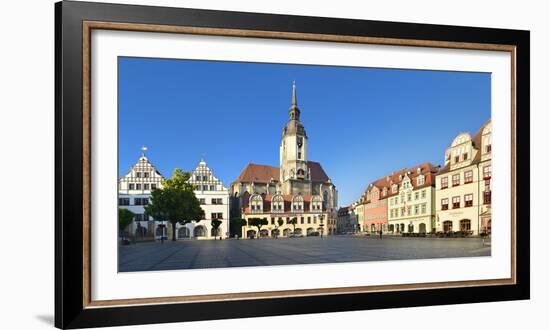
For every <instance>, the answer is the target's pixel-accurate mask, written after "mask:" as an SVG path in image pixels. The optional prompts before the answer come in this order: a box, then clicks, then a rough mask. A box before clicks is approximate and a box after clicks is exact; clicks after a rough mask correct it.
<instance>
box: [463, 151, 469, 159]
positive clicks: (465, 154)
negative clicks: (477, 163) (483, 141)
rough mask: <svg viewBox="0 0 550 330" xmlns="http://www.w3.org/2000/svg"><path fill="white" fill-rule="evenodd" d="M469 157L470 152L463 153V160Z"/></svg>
mask: <svg viewBox="0 0 550 330" xmlns="http://www.w3.org/2000/svg"><path fill="white" fill-rule="evenodd" d="M467 159H468V153H467V152H465V153H463V154H462V160H467Z"/></svg>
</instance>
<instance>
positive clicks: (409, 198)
mask: <svg viewBox="0 0 550 330" xmlns="http://www.w3.org/2000/svg"><path fill="white" fill-rule="evenodd" d="M411 198H412V196H411V193H408V194H407V202H410V201H411Z"/></svg>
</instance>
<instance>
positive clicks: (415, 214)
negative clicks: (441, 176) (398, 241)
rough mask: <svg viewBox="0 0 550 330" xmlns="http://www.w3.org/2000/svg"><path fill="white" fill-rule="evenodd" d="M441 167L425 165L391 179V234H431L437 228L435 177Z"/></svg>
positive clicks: (389, 220)
mask: <svg viewBox="0 0 550 330" xmlns="http://www.w3.org/2000/svg"><path fill="white" fill-rule="evenodd" d="M438 171H439V167H438V166H434V165H432V164H430V163H424V164H421V165H419V166H418V167H413V168H409V169H403V170H400V171H399V172H397V173H393V174H392V175H391V177H390V178H389V184H390V189H389V192H388V197H387V201H388V206H387V209H388V212H387V214H388V232H391V233H395V234H400V233H431V232H433V231H434V230H435V227H436V221H435V219H436V217H435V215H436V209H435V205H434V203H435V175H436V174H437V172H438Z"/></svg>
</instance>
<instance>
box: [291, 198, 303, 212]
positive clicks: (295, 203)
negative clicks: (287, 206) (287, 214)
mask: <svg viewBox="0 0 550 330" xmlns="http://www.w3.org/2000/svg"><path fill="white" fill-rule="evenodd" d="M303 210H304V198H303V197H302V196H301V195H296V196H294V198H293V199H292V211H295V212H298V211H303Z"/></svg>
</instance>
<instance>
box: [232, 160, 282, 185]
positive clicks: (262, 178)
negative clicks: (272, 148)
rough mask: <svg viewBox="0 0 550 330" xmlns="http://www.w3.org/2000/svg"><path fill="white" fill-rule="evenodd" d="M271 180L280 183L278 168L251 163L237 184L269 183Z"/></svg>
mask: <svg viewBox="0 0 550 330" xmlns="http://www.w3.org/2000/svg"><path fill="white" fill-rule="evenodd" d="M271 180H273V181H279V168H278V167H274V166H269V165H260V164H252V163H249V164H248V165H246V167H245V168H244V169H243V170H242V172H241V174H240V175H239V177H238V178H237V179H236V180H235V182H258V183H268V182H270V181H271Z"/></svg>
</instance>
